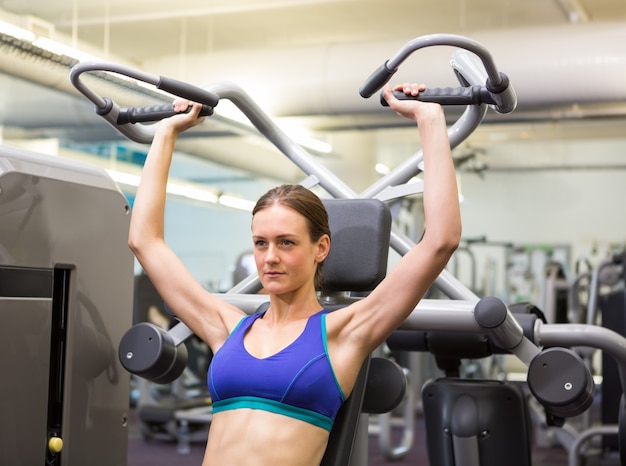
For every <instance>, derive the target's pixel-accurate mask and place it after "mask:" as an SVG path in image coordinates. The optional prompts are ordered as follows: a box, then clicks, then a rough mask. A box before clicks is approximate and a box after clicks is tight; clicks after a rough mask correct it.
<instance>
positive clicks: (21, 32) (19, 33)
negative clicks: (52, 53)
mask: <svg viewBox="0 0 626 466" xmlns="http://www.w3.org/2000/svg"><path fill="white" fill-rule="evenodd" d="M0 33H2V34H6V35H8V36H11V37H15V38H16V39H20V40H23V41H26V42H32V41H34V40H35V38H36V36H35V34H33V33H32V32H30V31H28V30H26V29H22V28H21V27H18V26H14V25H12V24H9V23H7V22H5V21H0Z"/></svg>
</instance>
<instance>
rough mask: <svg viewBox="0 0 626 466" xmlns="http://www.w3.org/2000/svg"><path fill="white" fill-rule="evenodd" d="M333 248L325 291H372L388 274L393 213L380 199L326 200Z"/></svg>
mask: <svg viewBox="0 0 626 466" xmlns="http://www.w3.org/2000/svg"><path fill="white" fill-rule="evenodd" d="M323 202H324V205H325V206H326V210H327V211H328V217H329V223H330V231H331V247H330V253H329V255H328V257H327V258H326V261H325V262H324V266H323V269H322V270H323V272H324V284H323V289H324V291H327V292H330V291H357V292H363V291H371V290H372V289H374V288H375V287H376V285H378V283H380V282H381V281H382V279H383V278H384V277H385V274H386V273H387V258H388V255H389V237H390V232H391V213H390V211H389V208H388V207H387V206H386V205H385V204H384V203H383V202H381V201H379V200H377V199H324V200H323Z"/></svg>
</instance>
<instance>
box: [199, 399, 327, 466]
mask: <svg viewBox="0 0 626 466" xmlns="http://www.w3.org/2000/svg"><path fill="white" fill-rule="evenodd" d="M328 435H329V434H328V432H327V431H326V430H324V429H322V428H320V427H316V426H314V425H311V424H308V423H306V422H303V421H299V420H297V419H292V418H290V417H287V416H283V415H280V414H274V413H270V412H267V411H261V410H254V409H237V410H233V411H223V412H220V413H217V414H216V415H215V416H213V420H212V422H211V428H210V430H209V440H208V442H207V447H206V454H205V456H204V462H203V463H202V466H223V465H228V466H279V465H280V466H282V465H289V466H319V464H320V462H321V461H322V457H323V456H324V451H325V450H326V444H327V442H328Z"/></svg>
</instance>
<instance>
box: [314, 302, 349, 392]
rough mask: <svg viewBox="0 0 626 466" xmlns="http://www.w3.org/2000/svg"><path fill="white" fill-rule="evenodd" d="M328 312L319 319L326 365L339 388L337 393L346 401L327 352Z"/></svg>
mask: <svg viewBox="0 0 626 466" xmlns="http://www.w3.org/2000/svg"><path fill="white" fill-rule="evenodd" d="M327 315H328V314H322V318H321V319H320V324H321V326H322V341H323V343H324V353H325V354H326V359H328V365H329V366H330V370H331V371H332V373H333V378H334V379H335V384H337V390H339V394H340V395H341V399H342V400H343V401H346V396H345V395H344V393H343V390H342V389H341V385H339V381H338V380H337V375H336V374H335V369H334V368H333V363H332V362H331V360H330V355H329V354H328V339H327V338H326V316H327Z"/></svg>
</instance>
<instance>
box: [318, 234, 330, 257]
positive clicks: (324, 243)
mask: <svg viewBox="0 0 626 466" xmlns="http://www.w3.org/2000/svg"><path fill="white" fill-rule="evenodd" d="M329 252H330V237H329V236H328V235H322V236H321V238H320V239H319V240H318V241H317V254H316V255H315V260H316V261H317V263H320V262H323V261H324V259H326V257H327V256H328V253H329Z"/></svg>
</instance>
